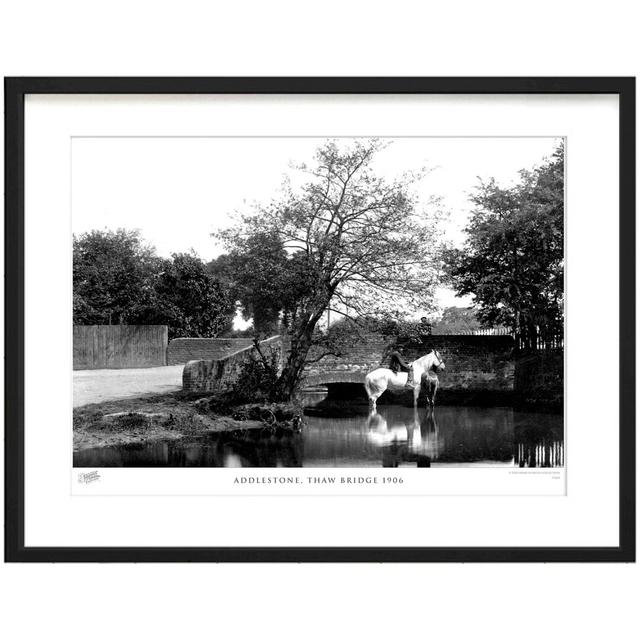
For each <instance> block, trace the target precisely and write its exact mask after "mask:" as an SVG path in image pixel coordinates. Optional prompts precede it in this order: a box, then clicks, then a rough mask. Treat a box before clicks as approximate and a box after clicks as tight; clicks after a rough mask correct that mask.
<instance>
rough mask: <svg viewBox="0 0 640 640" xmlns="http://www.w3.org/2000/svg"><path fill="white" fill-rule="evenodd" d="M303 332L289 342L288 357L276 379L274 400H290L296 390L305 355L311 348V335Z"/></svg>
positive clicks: (309, 332) (308, 332) (306, 331)
mask: <svg viewBox="0 0 640 640" xmlns="http://www.w3.org/2000/svg"><path fill="white" fill-rule="evenodd" d="M312 332H313V329H311V330H310V331H308V330H305V331H304V332H303V334H302V335H301V336H296V337H295V338H294V339H293V340H292V341H291V351H290V353H289V357H288V358H287V361H286V363H285V365H284V367H283V369H282V374H281V375H280V378H279V379H278V383H277V385H276V398H275V400H279V401H287V400H290V399H291V396H292V395H293V393H294V392H295V390H296V387H297V385H298V382H299V381H300V376H301V375H302V370H303V369H304V365H305V362H306V359H307V354H308V353H309V349H310V348H311V333H312Z"/></svg>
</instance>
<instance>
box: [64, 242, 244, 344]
mask: <svg viewBox="0 0 640 640" xmlns="http://www.w3.org/2000/svg"><path fill="white" fill-rule="evenodd" d="M233 313H234V306H233V304H232V302H231V301H230V299H229V297H228V295H227V294H226V292H225V290H224V289H223V287H222V285H221V284H220V283H219V282H218V281H217V280H216V279H215V278H214V277H213V276H211V274H210V273H209V272H208V271H207V269H206V266H205V265H204V263H203V262H202V260H200V258H198V257H197V256H195V255H192V254H174V255H173V256H172V257H171V259H163V258H159V257H158V256H157V255H156V253H155V250H154V249H153V247H150V246H148V245H146V244H145V243H144V242H143V241H142V239H141V237H140V233H139V232H138V231H127V230H125V229H118V230H117V231H91V232H89V233H85V234H82V235H80V236H78V237H74V239H73V321H74V324H166V325H168V326H169V337H170V338H174V337H178V336H191V337H213V336H216V335H218V334H219V333H220V332H221V331H223V330H225V329H227V328H228V327H230V324H231V321H232V318H233Z"/></svg>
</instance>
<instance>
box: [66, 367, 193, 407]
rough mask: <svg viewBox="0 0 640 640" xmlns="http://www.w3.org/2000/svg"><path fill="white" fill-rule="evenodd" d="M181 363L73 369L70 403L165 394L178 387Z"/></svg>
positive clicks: (88, 402)
mask: <svg viewBox="0 0 640 640" xmlns="http://www.w3.org/2000/svg"><path fill="white" fill-rule="evenodd" d="M183 368H184V365H182V364H179V365H175V366H173V367H152V368H148V369H95V370H91V371H74V372H73V406H74V407H82V406H84V405H87V404H93V403H95V402H104V401H105V400H116V399H118V398H133V397H137V396H142V395H149V394H157V393H169V392H171V391H178V390H179V389H181V388H182V369H183Z"/></svg>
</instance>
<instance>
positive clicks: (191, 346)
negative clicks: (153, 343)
mask: <svg viewBox="0 0 640 640" xmlns="http://www.w3.org/2000/svg"><path fill="white" fill-rule="evenodd" d="M251 344H252V340H251V338H174V339H173V340H171V342H169V347H168V348H167V363H168V364H170V365H172V364H185V363H187V362H189V361H190V360H219V359H220V358H224V357H225V356H227V355H229V354H230V353H233V352H235V351H239V350H240V349H244V348H245V347H249V346H251Z"/></svg>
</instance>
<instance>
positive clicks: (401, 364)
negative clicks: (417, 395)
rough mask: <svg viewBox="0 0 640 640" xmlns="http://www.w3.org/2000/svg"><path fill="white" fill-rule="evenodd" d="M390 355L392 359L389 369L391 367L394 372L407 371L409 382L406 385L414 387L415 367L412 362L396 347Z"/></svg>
mask: <svg viewBox="0 0 640 640" xmlns="http://www.w3.org/2000/svg"><path fill="white" fill-rule="evenodd" d="M389 357H390V361H391V362H390V364H389V369H391V371H393V373H398V371H407V372H408V375H407V383H406V385H405V386H406V387H409V388H413V367H412V366H411V364H410V363H408V362H407V361H406V360H405V359H404V358H403V357H402V354H401V353H400V351H399V350H398V349H394V350H393V351H392V352H391V354H390V356H389Z"/></svg>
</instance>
